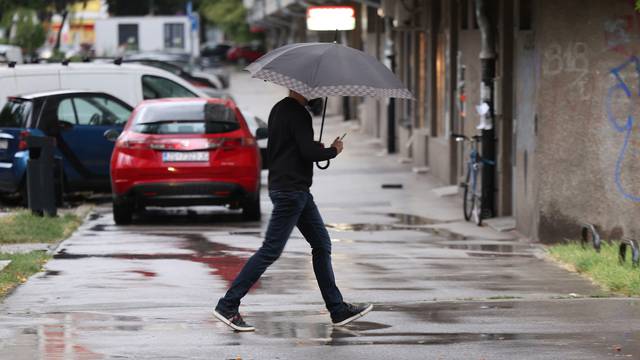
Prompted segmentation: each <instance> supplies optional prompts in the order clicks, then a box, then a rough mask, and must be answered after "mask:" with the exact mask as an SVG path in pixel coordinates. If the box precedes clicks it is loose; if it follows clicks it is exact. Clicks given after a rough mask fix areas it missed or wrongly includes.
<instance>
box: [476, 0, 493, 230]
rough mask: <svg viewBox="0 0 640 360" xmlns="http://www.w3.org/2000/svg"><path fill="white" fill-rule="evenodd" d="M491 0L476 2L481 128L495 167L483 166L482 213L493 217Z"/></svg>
mask: <svg viewBox="0 0 640 360" xmlns="http://www.w3.org/2000/svg"><path fill="white" fill-rule="evenodd" d="M488 2H489V1H487V0H475V4H476V19H477V21H478V26H479V27H480V34H481V40H482V43H481V45H482V48H481V51H480V61H481V66H482V84H481V85H480V99H481V104H486V105H488V110H487V111H484V112H482V111H481V115H480V117H481V118H480V125H478V129H480V130H481V131H482V157H483V158H484V159H486V160H488V161H491V162H492V163H493V164H494V165H488V164H484V165H483V166H482V212H483V216H486V217H492V216H494V214H496V211H495V203H494V198H495V173H496V165H495V164H496V144H495V130H494V127H493V123H494V113H495V112H494V108H493V106H494V103H493V99H494V93H495V89H494V81H495V77H496V51H495V33H494V31H495V26H494V24H492V23H491V18H490V14H489V10H490V9H489V8H488Z"/></svg>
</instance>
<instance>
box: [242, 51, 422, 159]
mask: <svg viewBox="0 0 640 360" xmlns="http://www.w3.org/2000/svg"><path fill="white" fill-rule="evenodd" d="M245 69H246V70H248V71H249V72H250V73H251V76H252V77H254V78H258V79H262V80H266V81H270V82H273V83H275V84H278V85H282V86H284V87H286V88H288V89H291V90H294V91H296V92H298V93H300V94H302V95H304V96H305V97H306V98H307V99H312V98H317V97H324V98H325V102H324V109H323V111H322V125H321V128H320V141H322V130H323V128H324V118H325V113H326V110H327V99H326V98H327V97H328V96H370V97H376V98H388V97H396V98H405V99H413V95H411V92H410V91H409V90H407V88H406V87H405V86H404V85H403V84H402V82H401V81H400V80H399V79H398V78H397V77H396V75H395V74H394V73H393V72H391V70H389V68H387V67H386V66H384V65H383V64H381V63H380V62H379V61H378V60H377V59H376V58H375V57H373V56H371V55H369V54H366V53H364V52H362V51H360V50H357V49H354V48H351V47H348V46H344V45H341V44H336V43H335V42H334V43H297V44H289V45H285V46H282V47H279V48H277V49H275V50H272V51H270V52H268V53H267V54H265V55H264V56H262V57H261V58H259V59H258V60H256V61H255V62H253V63H251V64H249V66H247V67H246V68H245ZM316 165H318V167H319V168H321V169H326V168H327V167H328V166H329V164H327V165H326V166H325V167H322V166H320V165H319V164H316Z"/></svg>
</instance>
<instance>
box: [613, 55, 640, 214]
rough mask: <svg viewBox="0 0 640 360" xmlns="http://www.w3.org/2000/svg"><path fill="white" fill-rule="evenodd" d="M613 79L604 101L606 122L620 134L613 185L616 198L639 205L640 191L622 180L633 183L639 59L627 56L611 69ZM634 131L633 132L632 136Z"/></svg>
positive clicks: (639, 150)
mask: <svg viewBox="0 0 640 360" xmlns="http://www.w3.org/2000/svg"><path fill="white" fill-rule="evenodd" d="M611 75H612V76H613V77H614V79H615V84H614V85H612V86H611V87H610V88H609V90H608V92H607V98H606V101H605V107H606V114H607V118H608V120H609V122H610V124H611V126H612V127H613V129H614V130H615V131H616V133H621V134H624V140H623V141H622V143H621V144H620V152H619V154H618V158H617V160H616V166H615V174H614V181H615V184H616V188H617V190H618V191H619V192H620V194H621V195H622V196H623V197H624V198H626V199H628V200H631V201H635V202H640V188H638V187H637V186H636V187H633V186H632V184H629V181H628V180H627V181H625V176H626V178H629V179H633V177H634V176H633V174H634V173H636V172H634V171H633V170H634V169H633V168H632V167H633V166H636V167H637V166H638V165H637V161H633V160H634V159H633V158H635V160H637V158H638V157H639V156H640V142H639V141H638V134H637V133H639V132H638V131H637V126H638V124H637V120H638V119H637V117H638V116H640V113H638V112H637V109H635V104H637V103H638V100H640V59H638V57H636V56H631V57H630V58H629V59H628V60H627V61H625V62H624V63H622V64H620V65H619V66H616V67H614V68H613V69H611ZM634 130H635V132H634Z"/></svg>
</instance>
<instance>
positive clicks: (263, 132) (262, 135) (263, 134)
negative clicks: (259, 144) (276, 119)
mask: <svg viewBox="0 0 640 360" xmlns="http://www.w3.org/2000/svg"><path fill="white" fill-rule="evenodd" d="M268 137H269V129H267V128H266V127H259V128H258V129H257V130H256V140H262V139H266V138H268Z"/></svg>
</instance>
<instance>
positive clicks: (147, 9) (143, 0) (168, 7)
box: [107, 0, 198, 16]
mask: <svg viewBox="0 0 640 360" xmlns="http://www.w3.org/2000/svg"><path fill="white" fill-rule="evenodd" d="M187 2H188V0H179V1H177V0H135V1H132V0H107V5H109V13H111V14H112V15H115V16H123V15H129V16H131V15H176V14H184V13H185V7H186V4H187ZM192 2H193V3H197V2H198V1H192Z"/></svg>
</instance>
